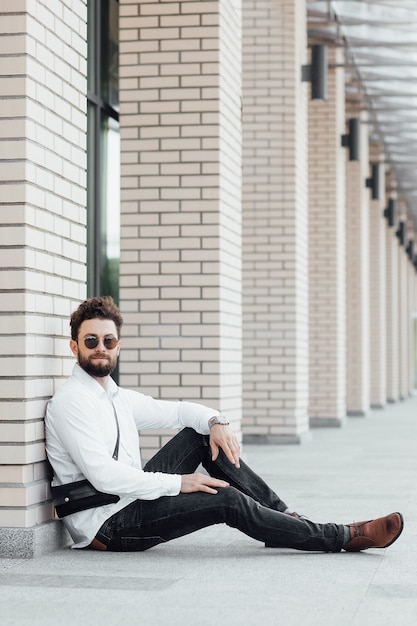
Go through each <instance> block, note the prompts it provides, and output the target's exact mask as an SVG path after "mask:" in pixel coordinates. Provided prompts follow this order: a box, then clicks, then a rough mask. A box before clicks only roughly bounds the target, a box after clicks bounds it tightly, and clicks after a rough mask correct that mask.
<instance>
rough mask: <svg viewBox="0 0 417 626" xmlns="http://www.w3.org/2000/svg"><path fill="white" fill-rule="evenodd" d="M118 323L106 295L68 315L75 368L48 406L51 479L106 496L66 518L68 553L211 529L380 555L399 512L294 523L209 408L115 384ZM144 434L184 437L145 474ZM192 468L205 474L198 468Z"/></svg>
mask: <svg viewBox="0 0 417 626" xmlns="http://www.w3.org/2000/svg"><path fill="white" fill-rule="evenodd" d="M122 321H123V320H122V316H121V314H120V311H119V309H118V308H117V307H116V305H115V304H114V302H113V300H112V298H111V297H109V296H106V297H101V298H90V299H89V300H86V301H85V302H83V303H82V304H81V305H80V306H79V307H78V309H77V310H76V311H74V313H73V314H72V315H71V321H70V326H71V341H70V347H71V350H72V352H73V354H74V356H75V358H76V360H77V363H76V364H75V366H74V370H73V373H72V376H71V377H70V378H69V379H68V380H67V381H66V382H65V383H64V384H63V385H62V386H61V387H60V388H59V389H58V391H57V392H56V394H55V395H54V397H53V398H52V400H51V401H50V402H49V404H48V408H47V413H46V419H45V422H46V449H47V454H48V458H49V460H50V462H51V465H52V467H53V470H54V481H53V484H54V485H55V486H59V485H64V487H63V488H64V489H67V487H65V485H67V484H68V483H73V482H74V481H80V480H83V479H87V480H88V481H89V482H90V483H91V484H92V485H93V487H94V488H95V489H96V490H98V491H99V492H101V493H102V494H111V495H110V498H111V499H112V501H111V502H110V501H108V502H106V503H104V504H101V505H100V506H94V507H93V508H88V509H84V510H80V511H77V512H73V513H71V512H70V514H68V515H66V516H65V517H64V523H65V525H66V527H67V529H68V531H69V533H70V535H71V537H72V538H73V540H74V546H73V547H75V548H87V547H89V548H93V549H97V550H114V551H127V550H146V549H148V548H151V547H152V546H155V545H157V544H158V543H161V542H165V541H170V540H171V539H175V538H176V537H180V536H183V535H186V534H188V533H191V532H193V531H196V530H199V529H201V528H204V527H206V526H210V525H212V524H219V523H226V524H227V525H229V526H231V527H233V528H237V529H238V530H240V531H242V532H243V533H245V534H246V535H248V536H250V537H252V538H254V539H256V540H258V541H261V542H263V543H264V544H265V545H266V546H269V547H284V548H296V549H299V550H316V551H327V552H339V551H340V550H342V549H344V550H347V551H359V550H364V549H367V548H385V547H387V546H389V545H391V544H392V543H393V542H394V541H395V540H396V539H397V538H398V537H399V535H400V533H401V531H402V528H403V519H402V516H401V514H400V513H392V514H391V515H388V516H386V517H382V518H379V519H376V520H370V521H367V522H359V523H356V524H347V525H342V524H333V523H328V524H316V523H314V522H312V521H310V520H308V519H307V518H301V517H300V516H298V515H297V513H294V512H291V511H289V509H288V507H287V505H286V504H285V502H283V501H282V500H281V499H280V498H279V497H278V495H277V494H276V493H274V492H273V491H272V490H271V489H270V488H269V487H268V485H267V484H266V483H265V482H264V481H263V480H262V479H261V478H260V477H259V476H257V475H256V474H255V472H253V471H252V470H251V469H250V468H249V467H248V466H247V465H246V464H245V463H243V461H241V460H240V458H239V452H240V446H239V443H238V441H237V438H236V437H235V435H234V433H233V432H232V430H231V429H230V428H229V425H228V423H227V420H226V419H225V418H224V417H223V416H221V415H220V414H219V412H218V411H216V410H214V409H210V408H207V407H205V406H202V405H200V404H195V403H190V402H171V401H163V400H156V399H154V398H151V397H149V396H145V395H143V394H140V393H138V392H135V391H131V390H126V389H122V388H119V387H118V386H117V385H116V384H115V382H114V381H113V379H112V378H111V373H112V372H113V370H114V368H115V366H116V363H117V359H118V356H119V352H120V345H121V344H120V339H119V337H120V329H121V326H122ZM147 428H180V429H181V430H180V432H179V433H178V434H177V435H176V436H175V437H173V438H172V439H171V440H170V441H169V442H168V444H166V445H165V446H164V447H163V448H162V449H161V450H160V451H159V452H158V453H157V454H156V455H155V456H154V457H153V458H152V459H151V460H150V461H148V463H146V465H145V466H144V468H143V469H142V466H141V460H140V453H139V437H138V430H143V429H147ZM116 442H117V443H116ZM200 463H201V464H202V465H203V467H204V468H205V469H206V471H207V472H208V475H206V474H203V473H199V472H196V469H197V468H198V466H199V465H200ZM77 484H79V483H77ZM82 484H83V485H84V483H82ZM71 497H72V496H71ZM71 497H69V498H68V497H67V498H64V501H65V502H66V503H67V504H68V501H69V500H71ZM65 502H64V504H63V508H65V506H66V504H65Z"/></svg>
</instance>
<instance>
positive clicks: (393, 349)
mask: <svg viewBox="0 0 417 626" xmlns="http://www.w3.org/2000/svg"><path fill="white" fill-rule="evenodd" d="M395 230H396V227H393V228H389V227H388V225H386V231H385V233H386V254H387V271H386V276H387V289H386V318H387V400H388V402H396V401H397V400H398V398H399V304H398V295H399V287H398V284H399V279H398V272H399V267H398V266H399V244H398V239H397V237H396V236H395Z"/></svg>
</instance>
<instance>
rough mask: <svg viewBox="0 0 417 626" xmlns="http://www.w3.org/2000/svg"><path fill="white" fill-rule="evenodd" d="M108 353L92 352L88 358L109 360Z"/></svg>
mask: <svg viewBox="0 0 417 626" xmlns="http://www.w3.org/2000/svg"><path fill="white" fill-rule="evenodd" d="M109 358H110V357H109V355H108V354H106V353H105V352H94V354H92V355H91V357H90V359H107V360H109Z"/></svg>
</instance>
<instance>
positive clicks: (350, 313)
mask: <svg viewBox="0 0 417 626" xmlns="http://www.w3.org/2000/svg"><path fill="white" fill-rule="evenodd" d="M348 116H349V117H360V113H359V112H356V111H355V110H354V109H352V110H351V111H349V114H348ZM362 121H365V120H364V119H363V120H362ZM360 135H361V137H360V151H361V155H360V161H349V160H348V161H347V164H346V189H347V193H346V252H347V254H346V276H347V289H346V294H347V397H346V404H347V412H348V415H357V416H363V415H366V413H367V412H368V410H369V405H370V398H369V191H368V189H367V188H366V186H365V181H366V178H367V177H368V174H369V172H368V168H369V165H368V129H367V126H366V124H365V123H362V124H361V132H360Z"/></svg>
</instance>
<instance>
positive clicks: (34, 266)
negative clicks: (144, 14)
mask: <svg viewBox="0 0 417 626" xmlns="http://www.w3.org/2000/svg"><path fill="white" fill-rule="evenodd" d="M0 30H1V36H0V56H1V61H0V154H1V159H0V182H1V189H2V195H1V200H0V201H1V204H2V207H1V212H0V269H1V272H0V276H1V293H0V312H1V315H2V319H3V324H2V329H1V331H0V332H1V334H2V340H1V342H0V344H1V345H0V352H1V359H0V463H1V465H0V527H1V526H8V527H20V528H25V527H30V526H33V525H35V524H39V523H41V522H43V521H45V520H47V519H49V518H51V517H52V506H51V504H50V503H47V500H48V497H49V486H48V480H47V477H46V467H45V463H44V459H45V449H44V430H43V416H44V411H45V404H46V401H47V398H48V397H49V396H50V395H51V394H52V393H53V391H54V388H55V384H57V383H58V382H59V380H60V378H61V377H62V376H64V375H66V374H67V373H68V372H69V369H70V364H71V363H72V359H67V357H68V355H69V348H68V316H69V313H70V311H71V309H72V307H71V301H79V300H80V298H82V297H84V295H85V202H86V194H85V168H86V159H85V132H86V117H85V114H86V98H85V94H86V3H85V2H84V1H82V0H74V1H73V2H72V3H71V5H70V6H69V4H68V3H66V2H61V1H56V2H46V1H42V0H33V1H32V2H25V1H24V0H15V1H14V2H13V3H9V2H3V3H2V4H1V6H0Z"/></svg>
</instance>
